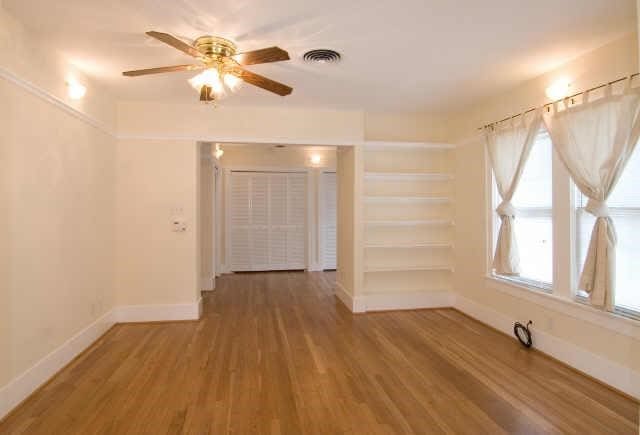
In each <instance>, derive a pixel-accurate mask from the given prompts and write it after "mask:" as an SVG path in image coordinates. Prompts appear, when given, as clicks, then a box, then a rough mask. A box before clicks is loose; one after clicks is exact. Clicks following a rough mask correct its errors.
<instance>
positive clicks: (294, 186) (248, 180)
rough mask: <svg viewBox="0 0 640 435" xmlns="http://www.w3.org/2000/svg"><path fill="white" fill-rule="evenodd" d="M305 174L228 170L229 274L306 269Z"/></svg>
mask: <svg viewBox="0 0 640 435" xmlns="http://www.w3.org/2000/svg"><path fill="white" fill-rule="evenodd" d="M306 191H307V182H306V174H302V173H266V172H235V171H234V172H232V173H231V190H230V192H231V198H230V201H229V204H230V208H231V210H230V225H231V229H230V231H229V234H230V237H231V240H230V248H231V270H232V271H235V272H241V271H258V270H288V269H304V268H305V267H306V258H305V252H306V205H307V196H306Z"/></svg>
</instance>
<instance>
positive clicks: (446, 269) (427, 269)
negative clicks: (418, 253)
mask: <svg viewBox="0 0 640 435" xmlns="http://www.w3.org/2000/svg"><path fill="white" fill-rule="evenodd" d="M414 271H425V272H430V271H444V272H453V267H451V266H446V265H440V266H386V267H382V266H381V267H366V268H365V272H369V273H373V272H414Z"/></svg>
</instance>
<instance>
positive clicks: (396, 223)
mask: <svg viewBox="0 0 640 435" xmlns="http://www.w3.org/2000/svg"><path fill="white" fill-rule="evenodd" d="M365 225H369V226H376V227H417V226H420V225H441V226H452V225H454V222H453V221H452V220H449V219H423V220H398V219H395V220H370V221H365Z"/></svg>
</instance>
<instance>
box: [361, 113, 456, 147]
mask: <svg viewBox="0 0 640 435" xmlns="http://www.w3.org/2000/svg"><path fill="white" fill-rule="evenodd" d="M446 121H447V117H446V116H443V115H433V114H429V113H419V112H418V113H390V112H366V113H365V114H364V137H365V139H366V140H370V141H408V142H442V141H444V140H445V139H446V138H447V134H448V131H447V125H446Z"/></svg>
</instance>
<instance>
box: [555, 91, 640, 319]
mask: <svg viewBox="0 0 640 435" xmlns="http://www.w3.org/2000/svg"><path fill="white" fill-rule="evenodd" d="M639 91H640V90H638V89H632V88H631V80H630V79H629V80H628V81H627V83H626V86H625V90H624V92H623V93H622V94H615V95H614V94H613V93H612V89H611V85H607V87H606V89H605V92H604V96H603V97H602V98H599V99H597V100H594V101H591V102H590V101H589V93H586V94H584V97H583V101H582V104H579V105H576V106H572V107H569V105H568V104H567V100H565V101H564V103H563V107H564V110H559V107H558V104H559V103H556V104H554V107H553V111H552V112H550V113H548V114H545V116H544V122H545V124H546V126H547V129H548V130H549V134H550V136H551V140H552V142H553V146H554V148H555V149H556V151H557V152H558V155H559V156H560V159H561V160H562V162H563V163H564V165H565V166H566V168H567V170H568V171H569V173H570V175H571V178H572V179H573V182H574V183H575V184H576V185H577V186H578V188H579V189H580V191H581V192H582V194H583V195H585V196H586V197H587V198H589V200H588V202H587V206H586V207H585V209H586V211H588V212H589V213H591V214H592V215H594V216H595V217H596V222H595V225H594V227H593V231H592V233H591V241H590V242H589V249H588V251H587V257H586V260H585V263H584V266H583V268H582V272H581V273H580V281H579V284H578V288H579V289H580V290H584V291H585V292H587V294H588V295H589V299H590V301H591V304H592V305H594V306H597V307H601V308H602V307H604V308H606V309H609V310H610V309H612V307H613V292H614V287H615V246H616V241H617V236H616V232H615V227H614V224H613V221H612V220H611V218H610V216H609V210H608V208H607V203H606V201H607V198H608V197H609V194H610V193H611V191H612V190H613V188H614V187H615V185H616V182H617V181H618V179H619V178H620V175H622V172H623V171H624V168H625V165H626V164H627V161H628V160H629V157H630V156H631V154H632V153H633V149H634V148H635V145H636V142H637V141H638V138H639V136H640V92H639Z"/></svg>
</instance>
